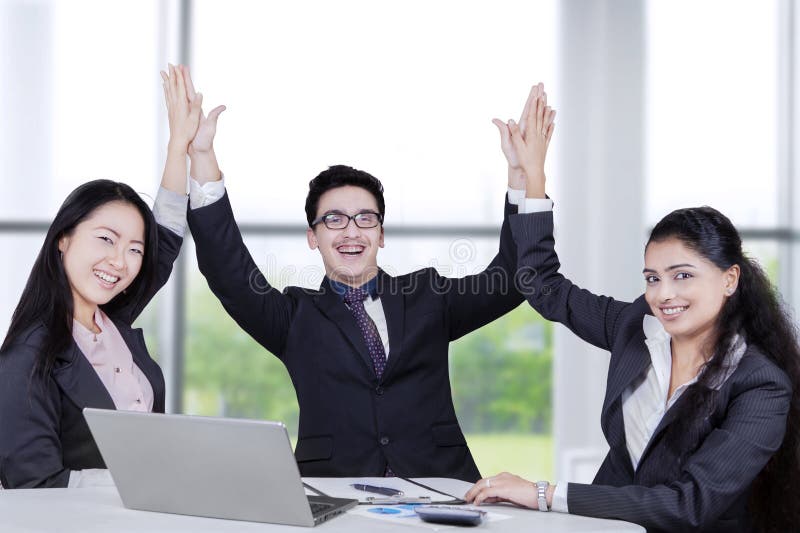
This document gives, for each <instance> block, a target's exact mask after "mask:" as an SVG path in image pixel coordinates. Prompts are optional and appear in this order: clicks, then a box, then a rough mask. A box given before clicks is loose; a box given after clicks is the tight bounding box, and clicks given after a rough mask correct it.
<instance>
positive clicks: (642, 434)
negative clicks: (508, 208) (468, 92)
mask: <svg viewBox="0 0 800 533" xmlns="http://www.w3.org/2000/svg"><path fill="white" fill-rule="evenodd" d="M532 95H533V98H534V99H535V102H534V104H533V105H530V106H529V113H528V115H527V117H526V119H527V124H525V125H524V126H523V127H520V126H518V125H517V124H515V123H513V122H510V123H509V124H504V123H499V124H498V127H500V128H501V133H502V134H503V141H504V144H505V148H508V149H513V150H514V151H515V152H516V154H517V156H518V158H519V160H520V165H521V167H522V168H523V170H524V172H525V174H526V177H527V189H526V196H527V198H529V199H532V203H536V202H539V204H540V205H538V206H533V207H532V208H529V209H523V208H522V207H521V209H520V212H521V213H527V214H520V215H516V216H514V217H512V219H511V227H512V232H513V235H514V238H515V240H516V243H517V247H518V254H519V261H518V263H519V264H518V267H519V272H518V286H520V287H522V288H524V289H525V292H526V294H527V299H528V302H529V303H530V304H531V306H533V307H534V308H535V309H536V310H537V311H539V313H541V314H542V316H544V317H545V318H547V319H549V320H553V321H557V322H561V323H562V324H564V325H566V326H567V327H568V328H570V329H571V330H572V331H573V332H575V333H576V334H577V335H578V336H580V337H581V338H583V339H584V340H586V341H587V342H589V343H591V344H593V345H595V346H598V347H600V348H603V349H606V350H609V351H610V352H611V360H610V365H609V371H608V381H607V388H606V396H605V400H604V403H603V410H602V418H601V425H602V428H603V432H604V434H605V436H606V439H607V441H608V444H609V447H610V451H609V453H608V455H607V457H606V459H605V461H604V462H603V464H602V465H601V467H600V470H599V471H598V473H597V475H596V477H595V479H594V482H593V483H592V484H591V485H587V484H582V483H568V484H565V483H558V484H557V485H551V484H549V483H547V482H537V483H532V482H530V481H527V480H524V479H522V478H520V477H518V476H514V475H512V474H508V473H503V474H499V475H497V476H493V477H490V478H485V479H482V480H480V481H479V482H478V483H476V484H475V486H474V487H473V488H472V489H470V491H469V492H468V493H467V495H466V499H467V500H468V501H472V502H475V503H477V504H480V503H484V502H497V501H510V502H513V503H516V504H519V505H523V506H527V507H531V508H534V509H541V510H547V508H550V507H552V509H553V510H557V511H563V512H570V513H574V514H580V515H586V516H593V517H598V518H616V519H621V520H627V521H630V522H635V523H638V524H641V525H643V526H645V527H646V528H647V529H648V530H650V531H751V530H758V531H782V532H783V531H796V530H798V527H800V506H799V505H798V504H797V498H798V495H800V466H799V465H798V445H799V444H800V438H799V434H800V428H799V427H798V424H799V423H800V349H798V342H797V337H796V332H795V327H794V324H793V323H792V321H791V320H790V319H789V318H788V315H787V313H786V312H785V311H784V310H783V308H782V306H781V304H780V302H779V300H778V298H777V296H776V294H775V291H774V289H773V288H772V287H771V285H770V283H769V281H768V279H767V277H766V276H765V274H764V272H763V271H762V270H761V268H760V267H759V266H758V264H757V263H755V262H754V261H752V260H750V259H748V258H747V257H745V256H744V254H743V253H742V247H741V239H740V238H739V235H738V233H737V231H736V229H735V228H734V226H733V225H732V224H731V222H730V221H729V220H728V219H727V218H726V217H725V216H724V215H722V214H721V213H719V212H718V211H716V210H714V209H712V208H710V207H701V208H690V209H680V210H677V211H674V212H672V213H670V214H669V215H667V216H666V217H665V218H664V219H662V220H661V221H660V222H659V223H658V224H657V225H656V227H655V228H654V229H653V231H652V233H651V235H650V239H649V241H648V244H647V246H646V248H645V268H644V271H643V273H644V280H645V284H646V291H645V294H644V295H643V296H641V297H639V298H638V299H636V300H635V301H634V302H632V303H625V302H618V301H616V300H614V299H612V298H609V297H605V296H596V295H594V294H592V293H590V292H589V291H586V290H584V289H580V288H578V287H577V286H576V285H574V284H573V283H572V282H570V281H569V280H567V279H566V278H564V277H563V276H562V275H561V274H560V273H559V267H560V265H559V261H558V257H557V255H556V252H555V248H554V244H555V243H554V239H553V216H552V204H550V205H545V206H544V207H542V205H541V202H547V198H546V196H545V193H544V182H545V176H544V156H545V153H546V149H547V145H548V144H549V140H550V136H551V135H552V119H553V116H552V111H550V109H549V108H548V107H546V101H545V96H544V93H543V89H542V87H541V85H540V86H537V87H534V91H533V92H532ZM498 122H499V121H498ZM526 207H527V206H526Z"/></svg>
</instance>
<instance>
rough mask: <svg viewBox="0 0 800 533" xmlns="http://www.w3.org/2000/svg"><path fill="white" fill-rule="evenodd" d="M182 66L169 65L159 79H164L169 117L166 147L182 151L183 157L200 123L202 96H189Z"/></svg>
mask: <svg viewBox="0 0 800 533" xmlns="http://www.w3.org/2000/svg"><path fill="white" fill-rule="evenodd" d="M182 68H183V67H182V66H181V65H178V66H177V67H175V66H173V65H169V68H168V71H169V72H168V73H167V72H164V71H163V70H162V71H161V79H162V80H164V100H165V102H166V104H167V117H168V119H169V148H168V149H169V150H170V151H173V152H182V153H183V155H184V157H185V156H186V153H187V151H188V148H189V144H190V143H191V142H192V139H194V137H195V134H196V133H197V128H198V125H199V124H200V115H201V114H202V108H201V106H202V103H203V96H202V95H194V94H192V97H191V98H190V97H189V95H188V92H187V87H186V84H185V83H184V76H183V73H182V72H181V70H182ZM192 93H194V90H192Z"/></svg>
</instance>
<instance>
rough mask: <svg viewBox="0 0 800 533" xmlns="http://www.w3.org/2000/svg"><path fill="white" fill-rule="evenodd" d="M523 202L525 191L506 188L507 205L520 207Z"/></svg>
mask: <svg viewBox="0 0 800 533" xmlns="http://www.w3.org/2000/svg"><path fill="white" fill-rule="evenodd" d="M524 200H525V189H512V188H511V187H509V188H508V203H510V204H513V205H517V206H518V205H520V204H521V203H522V202H523V201H524Z"/></svg>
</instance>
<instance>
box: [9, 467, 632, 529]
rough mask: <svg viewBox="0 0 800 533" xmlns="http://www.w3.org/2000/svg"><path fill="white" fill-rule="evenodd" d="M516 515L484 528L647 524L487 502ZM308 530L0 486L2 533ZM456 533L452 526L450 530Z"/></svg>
mask: <svg viewBox="0 0 800 533" xmlns="http://www.w3.org/2000/svg"><path fill="white" fill-rule="evenodd" d="M419 481H420V482H422V483H424V484H426V485H428V486H431V487H434V488H436V489H438V490H441V491H443V492H446V493H448V494H464V493H465V492H466V490H467V489H468V488H469V487H470V486H471V484H470V483H466V482H464V481H459V480H455V479H443V478H421V479H419ZM481 508H484V509H486V510H489V511H494V512H497V513H501V514H504V515H508V516H510V517H511V518H509V519H506V520H498V521H490V522H484V524H483V525H481V526H480V529H488V530H491V531H508V532H512V531H513V532H518V531H523V530H524V531H548V532H562V531H570V532H572V531H580V532H594V531H639V532H642V531H644V528H642V527H640V526H638V525H635V524H630V523H628V522H620V521H617V520H603V519H598V518H586V517H583V516H574V515H569V514H562V513H541V512H538V511H532V510H527V509H520V508H515V507H511V506H508V505H486V506H482V507H481ZM304 529H306V528H298V527H296V526H284V525H278V524H261V523H256V522H240V521H236V520H219V519H215V518H200V517H194V516H182V515H173V514H166V513H153V512H147V511H134V510H131V509H126V508H125V507H123V505H122V501H121V500H120V498H119V495H118V494H117V490H116V489H115V488H114V487H98V488H82V489H35V490H30V489H28V490H0V530H2V531H3V533H11V532H14V533H18V532H20V533H21V532H24V533H33V532H40V531H47V532H51V531H59V532H63V533H70V532H75V533H78V532H80V533H94V532H108V531H113V532H133V531H137V532H138V531H147V532H150V531H164V532H168V531H169V532H171V531H176V532H183V531H186V532H193V533H200V532H206V531H207V532H227V531H237V532H250V531H252V532H273V531H301V530H304ZM414 529H416V530H417V531H431V530H430V529H423V528H422V527H413V526H412V525H411V524H408V525H405V524H396V523H390V522H382V521H380V520H376V519H371V518H367V517H363V516H358V515H353V514H351V513H347V514H345V515H343V516H338V517H336V518H333V519H331V520H330V521H328V522H325V523H323V524H321V525H319V526H317V527H316V528H314V530H315V531H327V532H342V533H344V532H347V533H352V532H354V531H369V532H384V531H401V532H402V531H408V532H413V531H414ZM450 531H452V529H450Z"/></svg>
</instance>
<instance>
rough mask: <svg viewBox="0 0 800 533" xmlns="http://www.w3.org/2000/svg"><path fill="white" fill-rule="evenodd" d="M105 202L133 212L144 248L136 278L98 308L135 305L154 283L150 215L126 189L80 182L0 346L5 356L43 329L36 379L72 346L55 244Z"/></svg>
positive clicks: (67, 294) (154, 237)
mask: <svg viewBox="0 0 800 533" xmlns="http://www.w3.org/2000/svg"><path fill="white" fill-rule="evenodd" d="M110 202H123V203H126V204H129V205H131V206H133V207H135V208H136V209H137V210H138V211H139V213H140V214H141V215H142V218H143V219H144V234H145V249H144V258H143V261H142V268H141V270H140V271H139V274H138V275H137V276H136V278H135V279H134V280H133V282H132V283H131V284H130V286H128V288H127V289H126V290H125V291H123V292H122V293H120V294H118V295H117V296H115V297H114V298H113V299H112V300H111V301H110V302H108V303H106V304H104V305H103V306H102V308H103V310H104V311H105V312H106V313H113V312H114V311H116V310H119V309H122V308H125V307H126V306H128V305H129V304H131V303H132V302H136V301H139V300H140V299H141V298H142V296H143V295H144V294H145V293H146V292H147V291H148V290H149V289H150V287H151V286H152V283H154V280H155V276H156V267H157V261H158V257H157V255H156V254H157V249H158V231H157V227H156V223H155V220H154V219H153V213H152V211H150V208H149V207H148V206H147V204H146V203H144V201H143V200H142V199H141V198H140V197H139V195H138V194H136V192H135V191H134V190H133V189H131V188H130V186H128V185H126V184H124V183H119V182H115V181H111V180H94V181H90V182H88V183H84V184H83V185H81V186H80V187H78V188H77V189H75V190H74V191H72V193H70V195H69V196H67V199H66V200H64V203H63V204H62V205H61V207H60V208H59V210H58V213H57V214H56V217H55V219H54V220H53V223H52V224H50V228H49V229H48V230H47V236H45V238H44V244H43V245H42V249H41V251H40V252H39V256H38V257H37V258H36V262H35V263H34V264H33V268H32V269H31V275H30V276H29V277H28V283H27V284H26V285H25V289H24V290H23V291H22V296H21V297H20V299H19V304H17V308H16V309H15V310H14V314H13V315H12V316H11V325H10V326H9V328H8V333H7V334H6V338H5V340H4V341H3V345H2V347H0V353H3V352H5V351H6V349H7V348H9V347H10V346H11V345H12V344H13V343H14V342H15V341H16V340H18V339H19V338H20V337H21V335H22V334H23V333H25V332H26V331H28V330H30V329H32V328H33V327H35V326H37V325H40V324H41V325H44V328H45V338H44V342H43V344H42V347H41V349H40V350H39V352H38V353H37V355H36V361H35V362H34V365H33V369H34V372H35V373H37V374H39V375H40V376H42V377H46V376H48V375H49V374H50V372H51V371H52V369H53V366H54V364H55V361H56V357H57V356H58V354H59V353H61V352H63V351H64V350H66V349H67V348H68V347H69V346H70V343H71V342H72V315H73V301H72V291H71V289H70V284H69V280H68V279H67V275H66V272H65V271H64V265H63V264H62V262H61V255H60V253H59V250H58V241H59V240H60V239H61V237H63V236H65V235H70V234H71V233H72V231H73V230H74V229H75V226H77V225H78V224H80V223H81V222H82V221H83V220H84V219H86V218H87V217H89V216H90V215H91V214H92V213H93V212H94V211H95V210H96V209H97V208H99V207H102V206H103V205H105V204H107V203H110Z"/></svg>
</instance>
